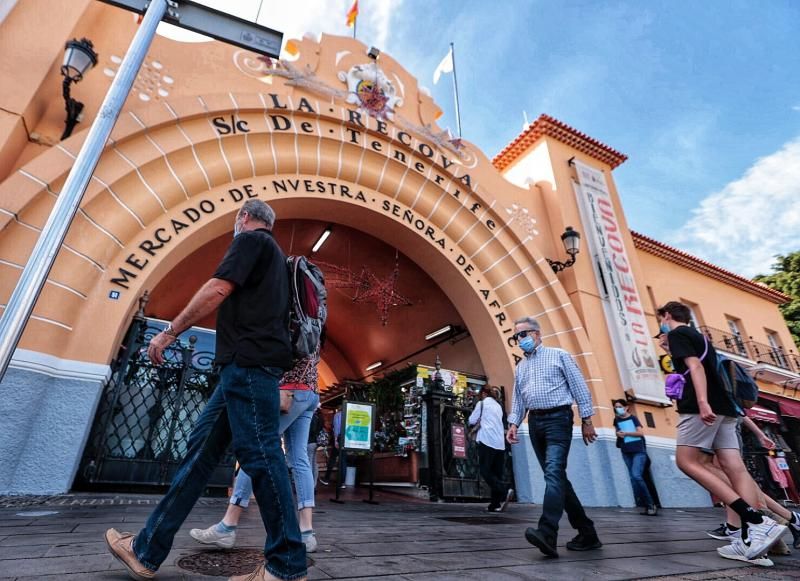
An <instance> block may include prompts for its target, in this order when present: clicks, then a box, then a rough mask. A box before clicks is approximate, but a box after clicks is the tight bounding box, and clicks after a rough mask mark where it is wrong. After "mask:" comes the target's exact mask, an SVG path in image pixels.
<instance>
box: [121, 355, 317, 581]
mask: <svg viewBox="0 0 800 581" xmlns="http://www.w3.org/2000/svg"><path fill="white" fill-rule="evenodd" d="M281 375H282V371H281V370H280V369H277V368H270V367H266V368H259V367H239V366H237V365H236V364H235V363H229V364H228V365H226V366H225V367H223V368H222V373H221V376H220V383H219V386H217V388H216V390H214V393H213V395H212V396H211V399H209V400H208V403H207V404H206V407H205V409H203V412H202V413H201V414H200V417H199V418H198V420H197V423H196V424H195V427H194V430H193V431H192V435H191V436H190V437H189V443H188V450H187V453H186V457H185V458H184V459H183V462H181V465H180V467H179V468H178V471H177V472H176V474H175V477H174V478H173V480H172V484H171V485H170V487H169V490H168V491H167V493H166V494H165V495H164V498H162V499H161V501H160V502H159V503H158V506H157V507H156V509H155V510H154V511H153V512H152V514H151V515H150V517H149V518H148V519H147V523H146V524H145V527H144V528H143V529H142V530H141V531H140V532H139V534H138V535H136V538H135V539H134V542H133V550H134V552H135V553H136V557H137V558H138V559H139V561H140V562H141V563H142V564H143V565H144V566H145V567H147V568H148V569H152V570H156V569H158V567H159V566H160V565H161V563H163V562H164V560H165V559H166V558H167V555H169V551H170V549H171V547H172V541H173V539H174V537H175V534H176V533H177V532H178V529H179V528H180V527H181V525H182V524H183V521H184V520H186V517H187V516H189V513H190V512H191V510H192V508H193V507H194V504H195V503H196V502H197V500H198V499H199V498H200V496H201V495H202V494H203V489H204V488H205V487H206V484H207V482H208V479H209V478H210V477H211V473H212V472H213V471H214V468H215V467H216V466H217V464H218V463H219V461H220V459H221V458H222V456H223V454H224V453H225V450H226V449H227V447H228V444H229V443H230V442H231V441H233V450H234V453H235V454H236V457H237V458H238V460H239V463H240V464H241V465H242V467H243V468H244V469H246V470H247V472H248V473H249V474H250V475H251V476H252V477H253V480H254V483H255V495H256V499H257V500H258V506H259V509H260V510H261V519H262V520H263V521H264V528H265V529H266V531H267V541H266V544H265V546H264V555H265V557H266V566H267V569H268V570H269V572H270V573H272V574H273V575H274V576H276V577H278V578H280V579H297V578H299V577H304V576H305V575H306V550H305V545H304V544H303V542H302V540H301V537H300V527H299V526H298V523H297V514H296V512H295V510H294V507H293V506H292V488H291V484H290V483H289V471H288V470H287V468H286V461H285V459H284V456H283V451H282V450H281V441H280V437H279V436H278V416H279V415H280V396H279V395H278V381H279V380H280V378H281Z"/></svg>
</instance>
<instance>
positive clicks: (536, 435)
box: [507, 317, 602, 557]
mask: <svg viewBox="0 0 800 581" xmlns="http://www.w3.org/2000/svg"><path fill="white" fill-rule="evenodd" d="M514 330H515V331H516V332H515V333H514V338H515V339H516V340H517V343H518V345H519V346H520V348H521V349H522V351H523V352H524V353H525V357H523V359H522V361H520V362H519V365H518V366H517V371H516V374H515V378H514V396H513V402H512V406H511V414H509V416H508V435H507V439H508V441H509V443H511V444H517V443H519V439H518V438H517V426H518V425H519V424H520V422H521V421H522V419H523V418H524V417H525V414H526V413H527V414H528V428H529V430H530V437H531V443H532V444H533V451H534V452H535V453H536V458H537V459H538V460H539V464H540V465H541V467H542V470H543V471H544V481H545V491H544V503H543V505H542V516H541V518H540V519H539V528H533V527H529V528H528V529H527V530H526V531H525V538H526V539H527V540H528V542H529V543H531V544H532V545H535V546H536V547H537V548H538V549H539V550H540V551H541V552H542V553H544V554H545V555H547V556H548V557H558V551H557V550H556V541H557V538H558V521H560V520H561V515H562V514H563V513H564V510H565V509H566V511H567V517H568V518H569V524H571V525H572V527H573V528H575V529H576V530H577V531H578V536H576V537H575V538H574V539H572V540H571V541H569V542H568V543H567V549H570V550H572V551H588V550H590V549H598V548H600V547H601V546H602V544H601V543H600V539H598V538H597V532H596V531H595V528H594V523H593V522H592V521H591V519H589V517H588V516H586V512H585V511H584V510H583V506H582V505H581V501H580V500H578V496H577V495H576V494H575V490H573V488H572V484H571V483H570V481H569V479H568V478H567V456H568V455H569V448H570V444H571V443H572V423H573V415H572V403H573V402H575V403H577V404H578V412H579V413H580V416H581V429H582V433H583V441H584V443H585V444H587V445H588V444H589V443H591V442H594V441H595V440H596V439H597V434H595V431H594V426H593V425H592V419H591V418H592V415H594V410H593V408H592V396H591V394H590V393H589V388H588V387H586V382H585V381H584V380H583V376H582V375H581V372H580V369H578V366H577V365H576V364H575V360H574V359H573V358H572V356H571V355H570V354H569V353H567V352H566V351H564V350H563V349H556V348H553V347H545V346H544V345H542V332H541V330H540V328H539V323H538V322H537V321H536V319H534V318H533V317H525V318H523V319H519V320H517V321H515V322H514Z"/></svg>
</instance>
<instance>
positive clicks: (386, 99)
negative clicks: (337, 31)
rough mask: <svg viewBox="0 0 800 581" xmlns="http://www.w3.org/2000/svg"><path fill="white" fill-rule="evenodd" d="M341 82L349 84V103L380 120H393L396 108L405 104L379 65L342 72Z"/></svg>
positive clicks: (353, 68)
mask: <svg viewBox="0 0 800 581" xmlns="http://www.w3.org/2000/svg"><path fill="white" fill-rule="evenodd" d="M339 80H340V81H342V82H343V83H347V102H348V103H351V104H353V105H358V108H359V109H360V110H361V111H363V112H364V113H366V114H368V115H372V116H373V117H376V118H378V119H393V118H394V108H395V107H400V106H401V105H402V104H403V98H402V96H400V95H398V94H397V88H396V87H395V86H394V84H393V83H392V82H391V81H390V80H389V79H387V78H386V75H385V74H384V73H383V71H382V70H380V69H379V68H378V63H367V64H363V65H354V66H352V67H350V70H349V71H347V72H346V73H345V72H344V71H340V72H339Z"/></svg>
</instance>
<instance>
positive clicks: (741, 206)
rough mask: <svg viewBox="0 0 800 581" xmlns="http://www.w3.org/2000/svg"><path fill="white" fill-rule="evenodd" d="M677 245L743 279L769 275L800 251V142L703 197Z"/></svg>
mask: <svg viewBox="0 0 800 581" xmlns="http://www.w3.org/2000/svg"><path fill="white" fill-rule="evenodd" d="M673 242H674V243H676V244H677V245H678V246H679V247H681V248H683V249H685V250H687V251H688V252H691V253H693V254H696V255H698V256H700V257H702V258H704V259H706V260H709V261H711V262H713V263H715V264H717V265H719V266H722V267H725V268H727V269H729V270H732V271H734V272H737V273H739V274H742V275H744V276H754V275H756V274H759V273H761V274H766V273H767V272H769V271H770V270H771V266H772V263H773V262H774V258H773V257H774V256H775V255H776V254H786V253H789V252H793V251H795V250H798V249H800V138H797V139H795V140H794V141H790V142H789V143H786V144H785V145H784V146H783V147H782V148H781V149H780V150H779V151H776V152H775V153H773V154H771V155H768V156H766V157H762V158H761V159H758V160H756V161H755V163H753V165H752V166H751V167H750V168H749V169H748V170H747V171H746V172H745V174H744V176H742V177H741V178H739V179H738V180H735V181H733V182H730V183H729V184H727V185H726V186H725V187H723V188H722V189H721V190H720V191H718V192H716V193H714V194H711V195H710V196H708V197H707V198H705V199H704V200H703V201H702V202H701V203H700V205H699V207H697V208H695V209H694V210H692V216H691V217H690V218H689V220H688V221H687V222H686V223H685V224H684V226H683V227H682V228H681V230H680V231H679V232H678V233H677V234H676V235H675V236H674V237H673Z"/></svg>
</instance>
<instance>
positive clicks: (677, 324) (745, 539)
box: [657, 301, 786, 561]
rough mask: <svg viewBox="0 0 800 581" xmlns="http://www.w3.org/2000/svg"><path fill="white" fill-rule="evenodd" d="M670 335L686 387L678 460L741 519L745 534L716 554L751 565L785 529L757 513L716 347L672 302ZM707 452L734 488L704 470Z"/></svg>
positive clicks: (662, 313)
mask: <svg viewBox="0 0 800 581" xmlns="http://www.w3.org/2000/svg"><path fill="white" fill-rule="evenodd" d="M657 315H658V319H659V322H660V324H661V330H662V331H663V332H665V333H667V341H668V342H669V351H670V355H671V356H672V363H673V365H674V366H675V371H676V373H679V374H681V375H683V376H684V377H685V379H686V384H685V386H684V389H683V396H682V397H681V399H680V400H678V402H677V408H678V414H679V418H680V419H679V421H678V437H677V442H676V444H677V449H676V460H677V464H678V468H680V469H681V470H682V471H683V472H684V473H685V474H686V475H687V476H689V478H691V479H692V480H694V481H695V482H697V483H698V484H699V485H700V486H702V487H703V488H705V489H706V490H708V491H709V492H710V493H712V494H713V495H715V496H716V497H717V498H719V499H720V500H721V501H722V502H724V503H725V504H726V505H727V506H729V507H731V508H732V509H733V510H735V511H736V513H737V514H738V515H739V516H740V517H741V520H742V534H741V538H736V539H734V540H733V542H732V543H731V544H730V545H728V546H725V547H720V548H719V549H717V552H718V553H719V554H720V556H722V557H725V558H727V559H736V560H739V561H749V560H752V559H756V558H758V557H760V556H762V555H763V554H765V553H766V552H767V551H768V550H769V548H770V547H771V546H772V545H773V544H774V543H775V542H777V541H778V539H780V538H781V536H782V535H783V534H784V533H785V532H786V527H785V526H781V525H779V524H777V523H776V522H775V521H773V520H772V519H770V518H769V517H766V516H762V515H761V513H760V512H758V511H757V510H755V509H753V508H752V507H753V506H755V505H756V504H757V502H758V490H757V488H756V487H755V486H754V484H753V480H752V478H749V476H748V473H747V469H746V468H745V465H744V462H743V461H742V456H741V454H740V453H739V440H738V438H737V437H736V410H735V408H734V406H733V402H732V401H731V400H730V398H729V397H728V396H727V393H726V391H725V387H724V384H723V383H722V378H720V376H719V373H718V372H717V366H716V362H717V354H716V351H715V350H714V346H713V345H712V344H711V342H710V341H708V339H707V338H706V337H704V336H703V335H701V334H700V333H699V332H698V331H697V330H696V329H695V328H694V327H690V326H689V324H688V323H689V321H690V311H689V307H687V306H686V305H684V304H682V303H679V302H677V301H671V302H669V303H667V304H665V305H664V306H663V307H661V308H659V309H658V310H657ZM702 448H710V449H712V450H714V452H715V453H716V455H717V458H718V460H719V463H720V467H721V468H722V470H723V471H724V472H725V474H726V475H727V476H728V478H729V479H730V482H731V484H732V485H733V488H731V487H730V486H728V485H727V484H726V483H725V482H724V481H722V480H720V479H719V478H718V477H717V476H716V475H714V474H712V473H711V472H709V471H708V470H706V469H705V467H704V466H703V462H702V460H701V455H702V453H703V452H702V451H701V450H702Z"/></svg>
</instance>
